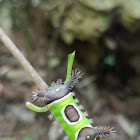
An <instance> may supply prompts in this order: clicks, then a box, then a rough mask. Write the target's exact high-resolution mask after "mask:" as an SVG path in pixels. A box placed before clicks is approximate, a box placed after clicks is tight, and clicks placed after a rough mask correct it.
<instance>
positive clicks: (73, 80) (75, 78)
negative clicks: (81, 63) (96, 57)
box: [68, 69, 83, 90]
mask: <svg viewBox="0 0 140 140" xmlns="http://www.w3.org/2000/svg"><path fill="white" fill-rule="evenodd" d="M82 76H83V73H81V71H80V70H79V69H75V70H73V71H72V74H71V76H70V80H69V81H68V85H69V90H71V89H72V88H73V87H74V86H75V84H76V83H77V82H78V81H79V79H81V78H82Z"/></svg>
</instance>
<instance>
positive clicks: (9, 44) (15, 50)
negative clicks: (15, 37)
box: [0, 28, 48, 88]
mask: <svg viewBox="0 0 140 140" xmlns="http://www.w3.org/2000/svg"><path fill="white" fill-rule="evenodd" d="M0 40H1V41H2V42H3V43H4V45H5V46H6V47H7V48H8V49H9V51H10V52H11V53H12V54H13V56H14V57H15V58H16V60H17V61H18V62H19V63H20V64H21V65H22V66H23V68H24V69H25V71H26V72H27V74H28V75H29V76H30V77H31V79H32V80H33V81H34V83H35V84H36V85H37V86H38V88H42V87H43V88H48V85H47V84H46V83H45V82H44V80H43V79H42V78H41V77H40V76H39V74H38V73H37V72H36V71H35V69H34V68H33V67H32V66H31V64H30V63H29V62H28V61H27V59H26V58H25V57H24V56H23V54H22V53H21V52H20V51H19V49H18V48H17V47H16V45H15V44H14V43H13V42H12V41H11V39H10V38H9V37H8V36H7V35H6V34H5V32H4V31H3V30H2V29H1V28H0Z"/></svg>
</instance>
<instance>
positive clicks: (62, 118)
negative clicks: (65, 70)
mask: <svg viewBox="0 0 140 140" xmlns="http://www.w3.org/2000/svg"><path fill="white" fill-rule="evenodd" d="M82 76H83V73H81V71H80V70H78V69H76V70H73V71H72V74H71V76H70V79H69V80H68V81H67V82H62V80H61V79H58V80H57V81H56V83H55V82H53V83H52V84H51V86H50V87H49V88H48V89H40V90H35V91H33V95H32V99H33V101H34V100H37V101H49V104H48V105H47V106H48V108H49V110H50V111H51V112H52V114H53V115H54V116H55V117H56V119H57V121H58V122H59V123H60V124H61V126H62V128H63V129H64V131H65V132H66V134H67V135H68V136H69V138H70V139H71V140H99V139H100V137H108V138H109V139H111V138H112V136H113V135H114V134H115V131H114V130H113V128H110V127H93V126H92V125H91V122H90V120H88V119H87V118H86V116H87V113H85V114H84V113H83V112H82V111H81V109H82V108H83V106H78V105H77V104H76V103H77V102H78V100H77V99H76V100H74V98H73V96H74V93H73V92H71V90H72V88H73V87H74V86H75V84H76V83H77V82H78V81H79V79H81V78H82Z"/></svg>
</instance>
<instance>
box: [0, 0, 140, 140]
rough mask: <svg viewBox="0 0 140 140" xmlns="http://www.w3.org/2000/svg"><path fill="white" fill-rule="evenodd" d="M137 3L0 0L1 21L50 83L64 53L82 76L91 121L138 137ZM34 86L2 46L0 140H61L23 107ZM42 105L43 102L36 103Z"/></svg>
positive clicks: (59, 73) (126, 137) (60, 73)
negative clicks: (70, 55)
mask: <svg viewBox="0 0 140 140" xmlns="http://www.w3.org/2000/svg"><path fill="white" fill-rule="evenodd" d="M139 9H140V1H139V0H118V1H114V0H86V1H85V0H71V1H68V0H53V1H52V0H42V1H39V0H30V1H24V0H12V1H9V0H0V26H1V27H2V28H3V29H4V31H5V32H6V33H7V34H8V35H9V36H10V37H11V38H12V40H13V41H14V42H15V44H16V45H17V46H18V48H19V49H20V50H21V51H22V52H23V54H24V55H25V56H26V58H27V59H28V60H29V62H31V64H32V65H33V67H34V68H35V69H36V70H37V71H38V72H39V74H40V75H41V77H42V78H43V79H44V80H45V81H46V82H47V84H48V85H50V84H51V82H52V81H55V80H56V79H58V78H62V79H63V80H64V79H65V76H66V66H67V55H68V54H69V53H72V52H73V51H74V50H76V57H75V61H74V68H77V67H78V68H80V69H81V70H82V71H83V72H84V73H85V75H84V77H83V79H82V80H81V82H79V83H78V84H77V86H76V88H75V89H74V90H75V92H76V96H77V97H78V98H79V100H80V101H81V102H80V103H81V104H83V105H84V107H85V110H86V111H88V112H89V114H90V118H93V121H94V123H93V125H107V126H108V125H110V126H115V129H116V130H117V131H118V135H119V139H120V140H134V139H135V140H140V86H139V83H140V78H139V76H140V55H139V53H140V39H139V38H140V10H139ZM34 88H35V85H34V83H33V82H32V81H31V79H30V78H29V77H28V75H27V74H26V73H25V72H24V70H23V68H22V67H21V66H20V65H19V64H18V62H17V61H16V60H15V59H14V58H13V56H12V55H11V53H10V52H9V51H8V50H7V49H6V48H5V47H4V46H3V44H2V43H1V44H0V140H62V138H63V137H64V135H65V134H62V135H59V133H57V132H58V129H59V126H57V127H56V126H54V125H52V121H50V120H49V119H48V118H47V116H48V115H49V114H50V113H49V112H46V113H35V112H33V111H31V110H29V109H27V108H26V107H25V102H26V101H31V98H30V96H31V92H32V90H33V89H34ZM36 104H38V105H40V106H43V105H44V104H43V103H36Z"/></svg>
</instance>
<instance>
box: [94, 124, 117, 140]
mask: <svg viewBox="0 0 140 140" xmlns="http://www.w3.org/2000/svg"><path fill="white" fill-rule="evenodd" d="M94 129H95V130H96V133H97V136H99V137H102V138H106V139H113V138H115V137H116V136H117V134H116V132H117V131H115V130H113V129H114V127H112V128H110V127H109V126H97V127H94Z"/></svg>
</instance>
